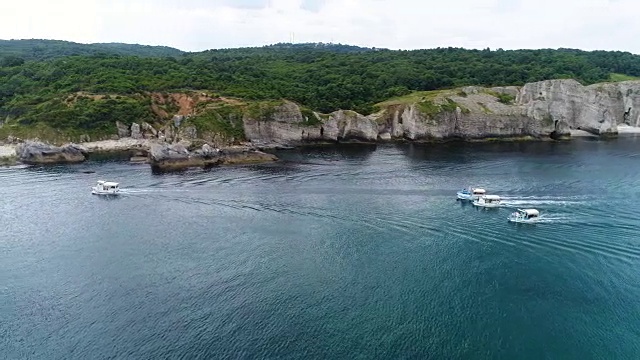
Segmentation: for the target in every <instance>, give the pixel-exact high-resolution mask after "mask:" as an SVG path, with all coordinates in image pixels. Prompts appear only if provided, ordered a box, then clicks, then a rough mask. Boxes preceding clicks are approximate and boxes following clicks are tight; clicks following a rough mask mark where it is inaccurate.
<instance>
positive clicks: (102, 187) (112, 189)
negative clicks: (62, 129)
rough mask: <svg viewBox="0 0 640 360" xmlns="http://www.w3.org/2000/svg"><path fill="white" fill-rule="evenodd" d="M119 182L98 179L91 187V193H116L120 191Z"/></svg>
mask: <svg viewBox="0 0 640 360" xmlns="http://www.w3.org/2000/svg"><path fill="white" fill-rule="evenodd" d="M119 186H120V184H118V183H117V182H110V181H103V180H98V184H97V185H96V186H93V187H91V193H92V194H94V195H118V194H119V193H120V187H119Z"/></svg>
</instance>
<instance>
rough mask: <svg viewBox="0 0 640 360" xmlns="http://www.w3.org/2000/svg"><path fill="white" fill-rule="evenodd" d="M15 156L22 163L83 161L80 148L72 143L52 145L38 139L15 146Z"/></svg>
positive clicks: (83, 157)
mask: <svg viewBox="0 0 640 360" xmlns="http://www.w3.org/2000/svg"><path fill="white" fill-rule="evenodd" d="M16 156H17V157H18V160H19V161H20V162H22V163H24V164H32V165H35V164H65V163H79V162H83V161H85V156H84V154H83V152H82V149H81V148H80V147H78V146H76V145H74V144H67V145H64V146H54V145H50V144H45V143H42V142H39V141H25V142H23V143H21V144H19V145H18V146H16Z"/></svg>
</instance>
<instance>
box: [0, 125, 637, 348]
mask: <svg viewBox="0 0 640 360" xmlns="http://www.w3.org/2000/svg"><path fill="white" fill-rule="evenodd" d="M277 155H278V156H279V157H280V158H281V161H279V162H277V163H273V164H264V165H252V166H239V167H219V168H213V169H210V170H190V171H185V172H181V173H171V174H154V173H152V172H151V170H150V169H149V167H148V165H131V164H129V163H127V162H123V161H116V160H103V161H89V162H86V163H83V164H80V165H73V166H51V167H23V168H0V358H2V359H638V358H640V138H637V139H636V138H633V137H628V138H620V139H617V140H610V141H593V140H586V139H585V140H573V141H570V142H542V143H533V142H524V143H478V144H468V143H467V144H465V143H447V144H431V145H415V144H414V145H412V144H396V145H378V146H373V145H372V146H369V145H343V146H325V147H310V148H304V149H297V150H289V151H282V152H278V153H277ZM99 179H102V180H110V181H117V182H119V183H120V184H121V187H122V194H121V196H119V197H118V198H102V197H99V196H95V195H91V194H90V187H91V186H92V185H93V184H94V183H95V181H96V180H99ZM468 186H482V187H484V188H485V189H487V192H488V193H490V194H497V195H500V196H502V198H503V201H504V204H503V205H504V207H503V208H499V209H491V210H485V209H479V208H476V207H474V206H472V205H470V204H468V203H465V202H460V201H457V200H456V191H458V190H460V189H462V188H465V187H468ZM524 207H526V208H535V209H538V210H539V211H540V213H541V218H542V221H540V222H539V223H537V224H535V225H530V224H514V223H509V222H508V221H507V216H508V215H509V214H510V213H511V212H512V211H513V209H514V208H524Z"/></svg>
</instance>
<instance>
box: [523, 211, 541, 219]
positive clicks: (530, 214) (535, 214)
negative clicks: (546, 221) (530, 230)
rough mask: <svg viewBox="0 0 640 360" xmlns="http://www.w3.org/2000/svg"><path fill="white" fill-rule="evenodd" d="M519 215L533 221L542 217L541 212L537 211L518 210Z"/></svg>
mask: <svg viewBox="0 0 640 360" xmlns="http://www.w3.org/2000/svg"><path fill="white" fill-rule="evenodd" d="M518 213H519V215H520V216H522V217H523V218H525V219H533V218H537V217H538V216H540V212H539V211H538V210H536V209H524V210H521V209H518Z"/></svg>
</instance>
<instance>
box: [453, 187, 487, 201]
mask: <svg viewBox="0 0 640 360" xmlns="http://www.w3.org/2000/svg"><path fill="white" fill-rule="evenodd" d="M485 193H486V191H485V190H484V189H481V188H468V189H463V190H460V191H458V192H457V193H456V195H457V196H458V199H460V200H477V199H479V198H480V197H481V196H483V195H484V194H485Z"/></svg>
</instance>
